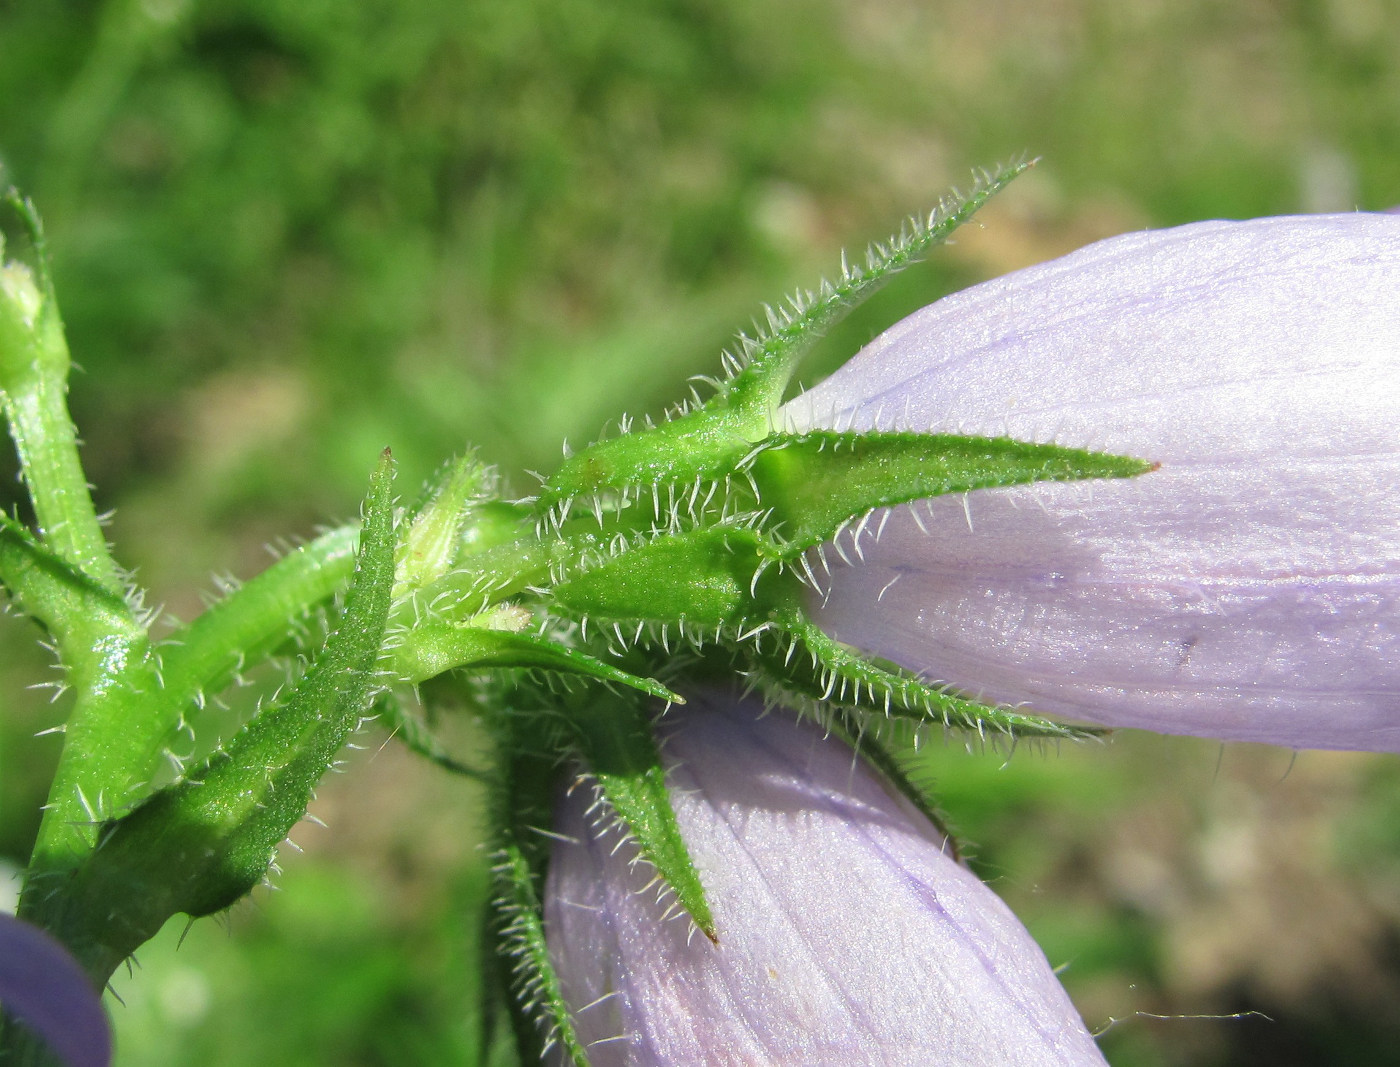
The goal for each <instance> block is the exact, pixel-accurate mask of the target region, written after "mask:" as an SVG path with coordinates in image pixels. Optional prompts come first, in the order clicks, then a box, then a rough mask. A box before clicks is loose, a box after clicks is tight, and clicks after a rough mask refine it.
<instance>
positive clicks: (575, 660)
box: [394, 622, 685, 704]
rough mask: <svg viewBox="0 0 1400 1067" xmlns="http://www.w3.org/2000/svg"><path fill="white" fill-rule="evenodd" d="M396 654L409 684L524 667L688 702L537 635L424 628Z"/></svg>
mask: <svg viewBox="0 0 1400 1067" xmlns="http://www.w3.org/2000/svg"><path fill="white" fill-rule="evenodd" d="M403 641H404V643H403V644H402V645H401V646H400V647H398V648H396V649H395V650H394V662H395V667H396V669H397V670H398V671H399V672H400V673H401V674H402V676H403V677H404V679H405V680H406V681H409V682H414V683H416V682H422V681H426V680H427V679H429V678H432V677H435V676H437V675H439V674H441V673H442V672H443V671H447V670H452V669H454V668H457V669H461V670H468V671H470V670H487V669H492V668H511V667H525V668H536V669H541V670H548V671H557V672H559V673H562V674H577V675H581V676H583V677H585V678H595V679H597V680H598V681H602V682H617V683H619V684H621V685H625V686H630V687H631V688H633V689H636V690H639V691H640V692H643V693H646V694H647V695H648V696H654V697H659V698H661V699H662V700H669V701H671V702H672V703H675V704H684V703H685V701H684V700H683V699H682V698H681V697H679V696H677V695H676V694H675V693H673V692H671V690H669V689H667V688H666V687H665V686H664V685H662V684H661V683H660V682H658V681H656V680H655V679H652V678H640V677H638V676H637V675H635V674H629V673H628V672H627V671H624V670H622V669H621V668H618V667H614V666H612V665H611V664H608V663H604V662H603V661H602V660H600V659H598V658H596V657H594V656H590V655H589V654H588V653H586V652H582V651H580V650H578V649H576V648H566V647H565V646H563V645H560V644H558V643H556V642H554V641H551V640H550V639H549V638H547V637H542V636H539V635H536V634H526V633H511V632H510V631H508V630H488V629H485V628H484V627H476V626H469V625H458V624H454V623H445V622H425V623H421V624H419V625H418V626H415V627H413V628H412V629H411V630H410V631H408V632H407V633H406V634H404V636H403Z"/></svg>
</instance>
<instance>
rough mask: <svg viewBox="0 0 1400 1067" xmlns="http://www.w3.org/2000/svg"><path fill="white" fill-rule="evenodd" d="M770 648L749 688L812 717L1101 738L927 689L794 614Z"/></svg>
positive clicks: (782, 617) (784, 618)
mask: <svg viewBox="0 0 1400 1067" xmlns="http://www.w3.org/2000/svg"><path fill="white" fill-rule="evenodd" d="M774 628H775V629H777V630H778V631H779V633H780V634H781V636H780V638H779V641H778V642H776V644H775V645H768V646H765V647H763V648H761V649H758V650H756V651H755V652H753V653H752V654H751V655H752V662H753V663H754V664H755V665H756V666H757V667H758V668H759V670H758V674H757V680H758V681H759V682H760V683H761V684H763V685H765V687H766V688H767V689H768V690H769V691H770V695H773V696H775V697H778V698H781V699H783V700H784V701H785V702H786V703H789V704H795V705H797V706H799V708H800V707H803V706H805V707H806V708H807V710H811V711H813V712H814V713H816V714H817V715H819V716H824V715H825V713H827V712H829V711H830V710H833V709H850V710H855V711H860V712H864V713H866V714H870V715H875V714H880V713H883V714H885V715H887V716H897V717H900V718H905V719H908V720H910V721H911V722H913V723H915V724H920V725H938V726H942V727H947V728H953V729H959V730H967V731H970V732H973V733H976V734H978V735H979V736H981V737H983V738H985V737H987V735H988V734H992V735H1002V736H1005V737H1011V738H1022V737H1029V738H1058V739H1082V738H1087V737H1097V736H1099V735H1100V734H1101V733H1102V731H1099V730H1093V729H1086V728H1084V727H1078V726H1066V725H1064V724H1062V723H1058V722H1055V721H1053V720H1051V719H1046V718H1042V717H1041V716H1038V715H1029V714H1025V713H1023V712H1019V711H1013V710H1011V709H1010V708H1005V707H996V706H993V705H989V704H983V703H981V702H979V701H976V700H972V699H970V698H968V697H966V696H964V695H962V694H961V693H958V692H956V691H954V690H950V689H947V688H943V687H939V686H933V685H929V684H928V683H926V682H924V681H922V680H920V679H919V678H918V677H917V676H916V675H914V674H912V673H911V672H909V671H906V670H904V669H903V668H901V667H898V666H896V665H894V664H892V663H886V662H884V661H882V660H879V659H876V658H874V657H870V656H867V655H865V654H864V653H862V652H859V651H857V650H856V649H853V648H851V647H849V646H848V645H843V644H842V643H841V642H839V641H837V640H835V639H833V638H831V637H829V636H828V635H827V634H826V633H825V632H823V631H822V630H821V629H820V628H819V627H818V626H817V625H816V624H814V623H812V622H810V621H808V620H807V619H806V617H805V616H803V615H802V614H801V613H800V612H797V611H781V612H779V613H777V616H776V617H775V619H774Z"/></svg>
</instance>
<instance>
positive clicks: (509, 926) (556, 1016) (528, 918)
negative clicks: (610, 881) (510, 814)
mask: <svg viewBox="0 0 1400 1067" xmlns="http://www.w3.org/2000/svg"><path fill="white" fill-rule="evenodd" d="M495 873H496V882H497V885H498V886H499V887H500V890H499V892H500V901H499V907H500V909H501V913H502V916H503V919H504V924H503V928H502V931H501V936H502V938H503V939H504V940H505V942H506V946H507V951H508V952H509V953H510V954H511V955H514V956H515V957H516V962H515V972H516V975H517V979H518V981H519V982H520V985H521V988H520V990H519V991H518V992H519V994H520V1000H522V1001H524V1008H525V1010H526V1011H527V1012H529V1013H530V1014H531V1015H532V1016H534V1018H535V1021H536V1022H537V1023H542V1024H543V1025H544V1026H545V1028H546V1030H547V1034H546V1037H545V1042H544V1045H545V1047H544V1048H543V1049H541V1050H540V1051H541V1053H542V1055H543V1053H546V1052H548V1050H549V1046H550V1045H554V1044H557V1045H561V1046H562V1047H563V1048H564V1050H565V1051H566V1052H567V1053H568V1054H569V1056H570V1058H571V1060H572V1063H573V1067H589V1059H588V1050H587V1049H585V1048H584V1047H583V1042H582V1041H581V1040H580V1039H579V1036H578V1031H577V1030H575V1029H574V1019H573V1015H572V1014H571V1013H570V1011H569V1005H568V1002H567V1001H565V999H564V993H563V990H562V989H561V988H560V985H559V976H558V975H557V974H556V973H555V971H554V965H553V964H552V963H551V962H550V959H549V946H548V945H547V944H546V943H545V936H544V916H543V908H542V907H541V905H540V896H539V891H538V890H537V889H536V888H535V881H536V878H535V873H534V871H533V870H532V869H531V865H530V861H529V859H528V858H527V855H526V850H525V849H524V848H522V847H521V845H520V844H519V843H518V842H517V841H516V840H514V837H513V835H509V836H508V839H507V843H506V845H505V846H504V847H503V848H502V849H501V854H500V860H499V862H498V863H497V865H496V871H495Z"/></svg>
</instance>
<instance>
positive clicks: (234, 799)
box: [62, 453, 395, 970]
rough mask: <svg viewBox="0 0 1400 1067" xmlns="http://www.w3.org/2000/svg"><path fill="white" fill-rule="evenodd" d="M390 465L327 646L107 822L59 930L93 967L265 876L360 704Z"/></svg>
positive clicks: (376, 604) (380, 626)
mask: <svg viewBox="0 0 1400 1067" xmlns="http://www.w3.org/2000/svg"><path fill="white" fill-rule="evenodd" d="M392 476H393V475H392V462H391V460H390V459H389V457H388V454H387V453H386V454H385V456H384V459H383V460H382V461H381V463H380V465H379V469H378V470H377V471H376V473H375V476H374V479H373V481H372V483H371V487H370V494H369V497H368V499H367V501H366V505H365V519H364V533H363V539H362V545H361V549H360V555H359V563H358V566H357V568H356V574H355V579H354V581H353V582H352V584H351V587H350V592H349V595H348V597H347V599H346V604H345V611H344V614H343V615H342V617H341V620H340V624H339V625H338V626H337V628H336V630H335V632H334V633H333V634H332V635H331V636H330V637H329V638H328V639H327V641H326V645H325V648H324V649H323V650H322V651H321V654H320V655H319V656H318V657H317V658H316V660H315V662H314V663H313V664H312V665H311V667H310V669H309V670H308V671H307V673H306V675H305V676H304V677H303V678H302V680H301V681H300V683H298V685H297V686H296V688H295V689H294V690H293V691H292V693H291V695H290V696H289V697H288V698H287V699H286V700H285V702H283V703H281V704H279V705H276V706H274V707H271V708H268V709H267V710H265V711H263V712H261V713H260V714H258V715H257V716H255V717H254V718H253V719H252V720H251V721H250V722H249V723H248V724H247V725H245V726H244V727H243V729H242V730H240V731H239V732H238V733H237V734H236V735H235V736H234V737H233V739H232V740H231V741H230V742H229V743H228V745H227V746H225V747H224V748H223V749H222V750H221V751H219V752H216V753H215V754H214V755H213V756H212V757H210V759H209V760H208V761H207V762H206V763H205V764H204V766H202V767H201V768H199V769H198V770H197V771H195V772H194V773H193V774H191V775H189V776H188V777H187V778H185V779H183V780H182V781H180V782H178V783H176V784H175V785H173V786H170V787H169V788H167V789H164V790H161V791H160V792H158V793H156V794H155V795H153V796H152V797H151V798H149V799H148V800H147V801H145V802H144V803H143V804H141V805H140V806H139V807H137V808H136V809H135V810H134V811H132V812H131V813H130V814H128V815H126V816H124V817H122V818H120V819H117V820H115V821H113V822H112V823H109V824H108V825H107V826H106V827H105V829H104V833H103V835H102V838H101V840H100V842H99V845H98V848H97V850H96V852H95V853H94V854H93V856H92V858H91V859H90V860H89V861H88V863H87V865H86V867H85V868H84V869H83V870H82V871H80V872H79V874H78V876H77V883H76V885H75V887H74V889H73V897H74V902H73V905H72V906H70V907H68V908H67V909H65V911H66V921H67V922H68V923H70V924H72V925H73V926H75V927H76V928H75V929H68V930H65V931H63V932H62V936H64V939H65V940H66V941H67V942H68V943H69V944H70V945H72V946H74V947H75V948H76V949H77V950H78V951H79V952H80V955H82V956H83V957H84V958H85V959H86V960H87V961H88V962H89V966H90V969H96V970H100V969H101V967H103V966H110V967H115V966H116V964H117V963H119V962H120V961H121V960H122V959H123V958H125V957H126V955H127V954H129V953H130V952H131V951H133V950H134V949H135V948H136V947H137V946H138V945H139V944H141V942H142V941H144V940H145V939H146V938H148V937H150V936H151V935H152V934H153V933H154V932H155V931H156V930H157V929H159V927H160V925H161V924H162V923H163V922H164V921H165V920H166V919H167V918H169V916H171V915H172V914H174V913H176V912H185V913H187V914H189V915H192V916H199V915H208V914H211V913H213V912H216V911H220V910H222V909H223V908H226V907H228V906H229V905H231V904H233V903H234V902H235V901H236V900H238V899H239V898H240V897H242V896H243V895H244V894H245V893H247V892H248V891H249V890H250V889H252V888H253V887H254V886H255V885H257V884H258V883H259V882H260V881H261V880H262V878H263V877H264V876H265V874H266V872H267V870H268V867H269V865H270V864H271V862H272V859H273V855H274V853H275V850H276V848H277V846H278V845H279V844H280V843H281V841H282V840H283V838H285V837H286V835H287V833H288V831H290V830H291V828H292V827H293V826H294V825H295V824H296V822H297V821H298V820H299V819H301V817H302V816H303V815H304V814H305V813H306V806H307V803H308V802H309V800H310V798H311V795H312V791H313V790H314V789H315V787H316V783H317V782H318V781H320V779H321V776H322V775H323V774H325V772H326V770H327V769H329V767H330V765H331V761H332V759H333V758H334V756H335V754H336V752H337V751H339V749H340V747H341V745H342V744H344V742H345V739H346V737H347V736H348V735H349V734H350V733H351V731H352V730H354V729H355V728H356V726H357V725H358V724H359V722H360V719H361V716H362V715H363V714H364V713H365V710H366V709H367V707H368V704H369V698H370V693H371V690H372V687H373V678H374V670H375V666H376V663H377V661H378V658H379V653H380V647H381V645H382V643H383V636H384V628H385V624H386V620H387V618H388V613H389V595H390V590H391V588H392V585H393V579H394V545H395V535H394V513H393V502H392V499H391V496H390V493H391V487H392Z"/></svg>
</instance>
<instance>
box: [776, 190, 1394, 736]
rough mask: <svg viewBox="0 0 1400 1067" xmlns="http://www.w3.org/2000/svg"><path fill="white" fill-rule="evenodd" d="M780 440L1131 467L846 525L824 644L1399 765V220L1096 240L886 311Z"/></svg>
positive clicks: (1182, 725) (1034, 695) (788, 414)
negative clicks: (929, 447) (1145, 469)
mask: <svg viewBox="0 0 1400 1067" xmlns="http://www.w3.org/2000/svg"><path fill="white" fill-rule="evenodd" d="M781 419H782V421H783V422H784V423H785V425H786V426H787V427H789V428H794V429H798V430H803V429H809V428H836V429H840V430H847V429H854V430H857V431H859V430H891V429H898V430H912V431H917V432H928V433H963V434H975V435H982V436H992V437H995V436H1009V437H1012V438H1016V439H1020V440H1028V441H1036V442H1053V443H1056V444H1060V445H1065V446H1071V447H1078V448H1088V449H1093V450H1097V451H1101V452H1109V453H1116V454H1122V455H1130V456H1135V457H1138V458H1141V459H1145V460H1150V461H1152V462H1154V463H1158V464H1160V467H1159V468H1158V469H1156V470H1155V471H1153V472H1151V473H1148V474H1143V475H1140V476H1138V477H1135V478H1130V479H1122V480H1109V481H1079V482H1064V483H1045V482H1041V483H1034V484H1030V485H1024V486H1018V487H1013V488H997V489H982V490H976V491H974V492H971V493H968V494H965V495H957V496H945V497H939V498H936V499H934V500H931V501H926V502H920V503H917V504H914V505H909V506H905V507H902V508H899V509H896V510H895V511H894V512H893V513H892V514H891V515H890V516H889V517H888V519H887V521H881V522H867V523H865V524H863V527H862V528H863V530H864V531H865V534H864V538H863V540H862V542H861V544H860V546H859V552H860V553H861V554H863V560H862V561H860V562H857V563H856V564H855V565H854V566H851V567H849V568H846V567H839V568H833V576H832V579H831V583H830V587H829V589H827V590H825V591H824V592H825V594H826V595H825V596H824V597H819V598H816V601H815V602H814V611H815V613H816V618H817V620H818V621H819V622H820V624H821V625H822V626H823V628H824V629H826V630H827V631H828V632H829V633H831V634H832V635H833V636H835V637H837V638H838V639H840V640H841V641H844V642H846V643H849V644H851V645H855V646H857V647H859V648H862V649H865V650H867V651H870V652H873V653H875V654H878V655H881V656H884V657H887V658H889V659H892V660H894V661H896V662H898V663H900V664H901V665H903V666H905V667H907V668H910V669H912V670H915V671H918V672H920V673H921V674H922V675H923V676H924V677H926V678H929V679H933V680H936V681H938V682H941V683H946V684H947V685H949V686H950V687H952V688H954V689H956V690H960V691H962V692H964V693H967V694H970V695H973V696H976V697H980V698H981V699H983V700H984V701H987V702H995V703H1001V704H1007V705H1025V706H1028V707H1029V708H1030V709H1032V710H1038V711H1042V712H1047V713H1050V714H1054V715H1059V716H1062V717H1066V718H1070V719H1075V720H1080V721H1084V720H1088V721H1090V722H1095V723H1101V724H1105V725H1109V726H1131V727H1142V728H1145V729H1150V730H1156V731H1160V732H1164V733H1184V734H1196V735H1200V736H1205V737H1213V738H1221V739H1227V740H1247V741H1264V742H1270V743H1274V744H1280V745H1287V746H1292V747H1298V748H1354V749H1370V750H1384V751H1397V750H1400V491H1398V489H1397V487H1400V217H1396V216H1394V215H1365V214H1353V215H1338V216H1310V217H1297V218H1270V219H1258V220H1255V221H1251V222H1206V223H1199V224H1196V225H1191V226H1183V227H1180V228H1179V229H1172V230H1162V231H1156V232H1145V233H1135V234H1129V235H1126V236H1122V237H1117V238H1113V239H1110V240H1107V241H1102V242H1100V243H1098V244H1095V245H1091V246H1089V247H1088V248H1085V249H1082V250H1081V251H1079V252H1076V253H1074V254H1072V255H1069V256H1066V257H1064V258H1063V259H1059V260H1055V261H1053V262H1050V263H1046V264H1043V265H1041V266H1037V267H1032V268H1030V269H1027V270H1022V271H1018V272H1016V273H1014V274H1011V275H1008V276H1007V277H1004V278H1001V279H999V280H996V281H991V282H987V283H985V284H983V285H978V286H975V287H974V288H972V289H969V290H966V291H965V292H961V293H957V294H955V295H953V296H949V297H947V298H945V299H943V300H940V301H938V302H937V303H935V304H933V305H931V306H929V307H927V308H924V309H923V310H922V311H919V312H916V313H915V314H914V315H911V316H910V317H909V318H907V319H905V320H904V321H903V322H900V323H899V324H898V325H896V326H894V327H893V328H892V329H890V330H888V331H886V332H885V333H884V334H882V335H880V336H879V337H877V338H876V339H875V340H874V341H872V342H871V343H870V344H869V345H867V346H866V348H865V349H864V350H862V351H861V352H860V353H859V354H858V355H856V356H855V358H853V359H852V360H851V361H850V362H849V363H848V364H847V365H846V366H845V367H844V368H843V369H842V370H840V371H839V372H837V373H836V374H834V375H833V376H832V377H830V378H828V379H827V380H826V381H824V382H822V383H821V384H820V385H818V386H817V387H816V388H814V389H812V390H810V391H808V392H806V393H804V394H802V395H800V396H799V397H797V398H796V399H795V400H794V401H792V402H790V403H789V404H788V405H787V407H786V408H785V409H784V410H783V412H782V413H781ZM876 530H879V531H880V536H879V538H878V540H876V539H875V538H874V537H873V536H872V532H873V531H876ZM847 541H848V542H849V535H847ZM843 547H844V549H845V555H847V556H850V557H851V558H852V559H853V560H854V559H855V557H856V555H857V553H853V552H851V551H850V546H849V544H846V545H845V546H843Z"/></svg>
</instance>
